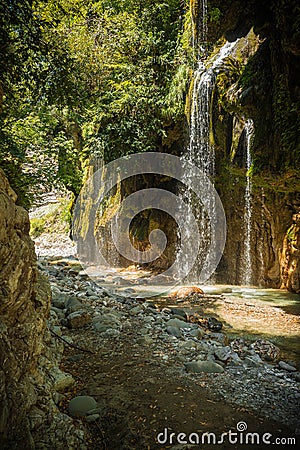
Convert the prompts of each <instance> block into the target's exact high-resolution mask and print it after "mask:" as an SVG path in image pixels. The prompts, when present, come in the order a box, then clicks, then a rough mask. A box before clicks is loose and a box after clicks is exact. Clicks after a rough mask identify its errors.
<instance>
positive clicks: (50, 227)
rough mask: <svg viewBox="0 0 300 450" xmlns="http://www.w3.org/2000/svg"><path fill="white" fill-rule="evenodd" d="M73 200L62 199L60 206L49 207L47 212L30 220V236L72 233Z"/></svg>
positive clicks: (36, 214)
mask: <svg viewBox="0 0 300 450" xmlns="http://www.w3.org/2000/svg"><path fill="white" fill-rule="evenodd" d="M71 206H72V200H70V199H61V200H60V201H59V202H58V204H54V205H49V206H48V208H47V209H46V211H43V212H42V213H41V214H38V211H39V210H36V211H35V216H34V217H31V219H30V235H31V236H32V237H33V238H36V237H39V236H40V235H41V234H43V233H63V234H66V233H68V232H69V231H70V225H71Z"/></svg>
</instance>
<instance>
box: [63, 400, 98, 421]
mask: <svg viewBox="0 0 300 450" xmlns="http://www.w3.org/2000/svg"><path fill="white" fill-rule="evenodd" d="M95 408H97V402H96V400H95V399H94V398H93V397H90V396H89V395H81V396H78V397H74V398H72V400H71V401H70V402H69V405H68V411H69V413H70V415H71V416H72V417H85V416H87V415H88V413H89V411H91V410H93V409H95Z"/></svg>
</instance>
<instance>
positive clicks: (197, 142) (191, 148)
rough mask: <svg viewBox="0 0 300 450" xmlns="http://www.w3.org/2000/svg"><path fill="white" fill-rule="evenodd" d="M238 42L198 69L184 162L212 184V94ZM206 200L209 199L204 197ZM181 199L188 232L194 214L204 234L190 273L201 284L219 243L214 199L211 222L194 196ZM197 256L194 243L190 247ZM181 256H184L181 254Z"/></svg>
mask: <svg viewBox="0 0 300 450" xmlns="http://www.w3.org/2000/svg"><path fill="white" fill-rule="evenodd" d="M236 43H237V41H235V42H226V44H225V45H223V47H222V48H221V49H220V51H219V52H218V53H217V54H216V55H215V57H214V58H213V59H211V60H210V65H209V67H208V68H205V66H204V64H203V63H202V62H199V64H198V68H197V70H196V71H195V74H194V82H193V92H192V98H191V122H190V141H189V145H188V148H187V151H186V153H185V155H184V159H185V160H186V161H188V162H191V163H193V164H195V165H196V166H197V167H198V168H199V169H200V170H201V171H202V173H203V174H204V175H206V176H207V177H209V178H210V179H211V181H213V180H212V178H213V176H214V174H215V152H214V146H213V145H212V144H211V142H210V131H211V106H212V102H211V100H212V94H213V89H214V85H215V82H216V77H217V74H218V72H219V70H220V68H221V66H222V63H223V61H224V59H225V58H226V57H227V56H228V55H230V54H231V53H232V51H233V50H234V47H235V46H236ZM185 176H186V179H187V180H188V178H189V177H190V176H191V174H190V173H189V171H188V170H187V171H186V174H185ZM202 195H203V197H206V198H207V196H208V195H209V194H208V192H205V189H204V190H203V193H202ZM181 197H182V198H183V200H184V201H185V203H187V204H188V205H189V214H188V216H187V217H186V224H187V229H188V227H189V223H190V222H191V221H192V214H194V216H195V218H196V220H197V223H198V229H199V234H200V250H199V252H198V259H197V262H196V264H195V266H194V268H193V269H192V271H191V272H190V275H189V281H198V280H199V274H200V272H201V270H202V268H203V262H204V260H205V255H206V251H207V248H208V246H209V244H210V242H212V241H214V240H215V236H213V235H212V233H213V230H214V226H212V225H213V224H214V223H216V217H214V211H215V207H214V204H213V203H214V198H211V205H210V211H213V214H212V215H213V217H212V216H211V215H210V217H209V218H208V215H207V211H205V210H204V208H203V207H201V205H200V206H199V205H195V204H194V203H195V198H194V196H193V193H191V192H189V191H185V192H182V193H181ZM190 245H191V249H190V251H191V252H193V247H194V245H193V242H191V243H190ZM179 256H180V254H179ZM182 266H183V267H185V262H184V261H182Z"/></svg>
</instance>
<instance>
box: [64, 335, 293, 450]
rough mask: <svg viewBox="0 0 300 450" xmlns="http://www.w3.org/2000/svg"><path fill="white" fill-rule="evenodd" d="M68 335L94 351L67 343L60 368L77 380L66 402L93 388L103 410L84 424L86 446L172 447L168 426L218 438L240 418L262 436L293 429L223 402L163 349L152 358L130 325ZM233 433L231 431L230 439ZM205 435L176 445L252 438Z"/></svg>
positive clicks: (90, 392) (171, 429) (285, 433)
mask: <svg viewBox="0 0 300 450" xmlns="http://www.w3.org/2000/svg"><path fill="white" fill-rule="evenodd" d="M70 335H72V338H73V340H74V342H76V345H79V346H82V347H84V348H89V349H92V350H93V351H95V354H88V353H83V352H79V351H78V350H74V349H70V348H67V349H66V352H65V357H64V362H63V369H64V370H66V371H67V372H70V373H71V374H72V375H73V376H74V377H75V379H76V380H77V384H76V389H75V391H74V389H72V391H70V392H69V393H66V399H65V405H66V404H67V401H68V400H69V399H70V398H71V397H73V396H74V394H76V395H91V396H93V397H94V398H95V399H96V400H97V402H98V404H99V405H100V409H101V411H102V412H101V418H100V420H99V421H97V422H95V423H91V424H86V426H87V430H88V441H89V447H88V448H89V449H91V450H96V449H99V450H100V449H107V450H120V449H128V450H129V449H131V450H134V449H136V450H142V449H167V448H175V444H177V440H176V439H175V437H174V438H173V440H171V441H170V433H172V432H174V433H176V436H178V433H186V434H187V436H189V435H190V433H198V435H199V436H200V439H202V434H203V433H205V432H209V433H215V434H216V439H217V441H218V440H220V437H221V435H222V433H224V432H228V431H229V430H232V432H236V427H237V424H238V423H239V422H245V423H246V424H247V427H248V432H256V433H259V434H260V435H261V436H262V435H263V434H264V433H271V434H272V435H273V437H274V438H275V437H282V436H294V430H291V429H289V428H288V427H285V426H282V425H279V424H278V423H276V422H273V421H268V420H266V419H264V418H263V417H260V416H259V415H254V414H253V413H249V412H247V411H246V410H245V409H244V408H237V407H234V406H231V405H229V404H226V403H225V402H224V400H222V399H221V398H218V397H216V396H214V395H212V394H211V393H209V392H208V390H207V388H206V387H205V385H206V383H205V382H203V378H201V381H199V382H197V381H196V382H194V381H193V380H192V379H190V378H189V375H183V374H182V370H181V365H180V364H178V366H177V367H176V366H175V367H174V363H173V362H171V363H168V362H163V361H162V358H163V355H160V356H159V357H157V358H154V357H153V353H152V351H149V346H148V345H147V343H145V342H144V341H143V339H142V338H141V337H139V336H138V334H136V333H135V331H133V332H132V333H126V335H125V334H124V335H123V336H122V338H121V339H118V341H115V342H114V341H113V340H105V339H104V340H100V339H99V338H98V337H97V336H95V333H94V332H93V331H92V330H85V331H84V333H83V332H82V331H80V332H75V331H72V332H70ZM171 351H172V349H171V348H170V352H171ZM216 376H217V374H216ZM207 382H208V383H209V379H208V380H207ZM165 429H168V436H169V438H168V440H167V442H166V443H162V444H159V443H157V442H156V440H157V435H158V433H161V432H163V431H164V430H165ZM244 434H245V433H244ZM239 436H240V434H239ZM191 437H192V436H191ZM273 437H272V438H271V439H273ZM234 438H235V436H234V435H233V437H232V439H233V441H234ZM239 438H240V437H239ZM181 439H183V438H181ZM192 439H195V437H192ZM204 439H205V440H204V445H200V446H196V447H189V446H182V445H181V446H180V447H176V448H198V449H199V448H203V449H215V448H222V449H228V450H229V449H244V448H248V447H249V445H250V444H248V445H243V444H240V443H239V444H232V443H229V442H228V438H226V437H225V438H224V441H225V442H224V443H222V444H212V442H213V441H212V440H211V444H210V445H209V444H208V441H207V439H208V438H204ZM210 439H213V437H212V436H211V437H210ZM165 440H166V439H165V435H163V436H161V437H160V441H161V442H163V441H165ZM200 442H201V441H200ZM277 447H279V448H280V446H276V448H277ZM292 447H293V448H295V447H294V446H292ZM251 448H253V449H261V448H267V445H263V444H262V443H260V444H259V445H251Z"/></svg>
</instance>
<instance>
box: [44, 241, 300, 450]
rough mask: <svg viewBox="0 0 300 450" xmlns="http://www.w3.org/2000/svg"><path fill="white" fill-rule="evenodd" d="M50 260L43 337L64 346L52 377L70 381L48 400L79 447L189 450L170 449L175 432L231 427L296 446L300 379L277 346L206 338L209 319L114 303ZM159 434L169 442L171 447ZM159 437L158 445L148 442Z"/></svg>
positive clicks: (75, 268)
mask: <svg viewBox="0 0 300 450" xmlns="http://www.w3.org/2000/svg"><path fill="white" fill-rule="evenodd" d="M68 250H69V249H67V253H69V251H68ZM57 253H61V254H63V251H60V252H58V251H57V252H56V257H55V258H54V257H53V256H52V257H49V256H48V257H46V256H44V257H40V259H39V263H38V264H39V267H40V270H42V271H43V272H44V273H46V274H47V276H48V277H49V279H50V283H51V289H52V296H53V299H52V307H51V316H50V319H49V325H50V328H51V330H52V334H53V336H55V337H56V339H57V340H59V341H62V340H65V341H67V342H68V344H67V343H66V342H65V355H64V360H63V364H62V366H61V368H62V369H63V370H64V371H65V372H66V373H67V374H70V375H71V376H70V375H66V377H65V378H64V377H62V378H63V379H62V380H61V381H62V383H64V381H65V382H66V384H65V386H64V387H63V388H62V387H61V386H60V392H63V393H60V394H59V395H57V397H56V401H57V404H58V405H59V406H60V408H61V410H62V411H63V412H67V413H68V414H71V415H73V416H74V417H75V421H76V420H79V421H80V423H82V422H83V423H84V426H85V427H86V440H87V446H88V448H90V449H96V448H97V449H99V448H107V449H123V448H124V449H125V448H126V449H147V448H148V449H152V448H153V449H154V448H190V447H189V446H188V445H187V444H181V446H179V447H178V446H176V445H177V444H178V442H179V441H178V440H176V439H177V434H178V433H185V434H186V435H187V436H189V434H190V433H194V434H195V433H198V436H202V434H203V433H205V432H206V433H207V432H211V433H215V434H216V435H217V436H220V435H221V434H222V433H223V432H228V431H229V430H234V431H236V429H237V428H236V427H237V424H238V423H240V422H243V423H245V424H246V427H248V431H249V432H257V433H265V432H269V433H271V434H272V436H273V437H278V436H279V437H280V438H282V436H287V437H291V438H293V439H296V436H297V435H298V434H299V429H300V424H299V410H300V391H299V387H300V373H299V371H298V370H297V368H296V367H295V364H294V362H293V361H288V360H285V359H284V358H282V354H281V351H280V349H279V348H278V347H276V346H275V345H274V344H272V343H271V342H269V341H268V340H263V339H258V340H255V341H253V340H252V341H248V340H247V339H244V338H243V337H239V338H237V339H230V338H229V337H228V335H227V333H226V331H224V329H223V328H222V329H221V330H218V331H215V330H214V329H212V328H213V327H209V326H208V318H209V317H213V314H212V310H211V311H210V312H211V314H210V315H209V316H208V315H207V316H205V317H203V316H202V317H201V316H200V315H198V316H197V315H196V316H195V315H192V314H190V312H189V311H187V310H186V309H185V308H184V303H183V302H181V303H179V304H177V305H174V307H164V306H163V305H159V306H158V307H157V306H155V304H153V302H150V301H147V300H146V299H135V298H130V297H129V296H128V297H122V296H119V295H116V294H113V293H112V292H110V291H109V290H108V289H106V288H103V287H101V286H99V285H98V284H95V283H94V282H93V281H92V280H91V279H90V278H89V277H87V276H86V275H85V274H84V273H82V271H81V268H80V266H79V265H78V262H77V261H76V259H75V258H74V257H72V256H71V257H70V256H68V257H67V258H66V255H62V256H63V258H59V259H58V258H57V256H58V255H57ZM199 301H203V297H202V298H200V297H199ZM76 397H79V399H76V400H75V409H74V407H73V409H72V403H71V406H70V403H69V402H70V401H71V400H72V399H74V398H76ZM76 402H79V403H78V404H79V407H78V405H77V406H76ZM82 402H83V403H82ZM85 402H87V405H88V406H86V405H85ZM89 402H91V403H89ZM93 402H95V403H93ZM73 404H74V400H73ZM82 407H83V410H84V411H82ZM76 408H77V409H76ZM243 426H245V425H243ZM165 430H169V431H168V432H170V433H171V432H174V433H175V435H174V436H173V438H172V439H171V441H172V442H169V436H168V438H166V433H167V432H166V431H165ZM239 431H241V430H239ZM161 432H164V434H163V435H160V441H162V440H166V439H167V440H166V442H164V443H163V442H157V436H158V435H159V433H161ZM165 438H166V439H165ZM194 438H195V436H194ZM195 439H196V438H195ZM158 440H159V439H158ZM188 442H189V441H188ZM191 443H195V442H194V441H191ZM293 443H294V441H293ZM167 444H168V445H167ZM211 444H212V442H210V444H209V443H207V442H206V441H205V445H204V447H203V446H202V447H201V448H215V447H214V446H213V445H212V446H211ZM222 445H223V447H222V448H244V447H243V445H242V444H241V443H239V444H237V446H236V445H233V444H230V443H228V442H227V444H226V443H225V444H222ZM197 448H199V447H197ZM245 448H246V447H245ZM252 448H263V445H262V444H261V443H260V444H259V445H258V446H256V447H255V446H252Z"/></svg>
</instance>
